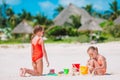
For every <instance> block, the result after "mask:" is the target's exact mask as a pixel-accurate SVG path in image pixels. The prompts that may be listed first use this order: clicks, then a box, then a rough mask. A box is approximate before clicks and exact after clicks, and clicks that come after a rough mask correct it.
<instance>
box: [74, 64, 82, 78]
mask: <svg viewBox="0 0 120 80" xmlns="http://www.w3.org/2000/svg"><path fill="white" fill-rule="evenodd" d="M79 68H80V64H72V75H73V76H75V75H79V74H80V72H79Z"/></svg>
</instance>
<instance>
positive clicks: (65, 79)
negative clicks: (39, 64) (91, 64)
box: [0, 42, 120, 80]
mask: <svg viewBox="0 0 120 80" xmlns="http://www.w3.org/2000/svg"><path fill="white" fill-rule="evenodd" d="M93 45H94V46H97V47H98V48H99V53H101V54H102V55H104V56H105V57H106V58H107V66H108V69H107V73H109V74H111V75H104V76H91V75H85V76H83V75H80V76H61V77H60V76H58V77H53V76H52V77H51V76H43V77H26V78H21V77H19V68H20V67H26V68H32V66H31V50H30V49H31V47H30V44H24V45H23V46H24V48H23V46H22V47H21V45H8V48H7V47H6V46H5V45H0V80H120V63H119V61H120V42H111V43H101V44H93ZM89 46H91V44H46V50H47V53H48V57H49V61H50V67H49V68H47V67H46V65H45V63H44V74H46V73H48V72H49V69H51V68H54V69H55V71H56V73H57V72H59V71H63V68H71V66H72V65H71V64H72V63H80V64H81V65H86V62H87V60H88V58H89V57H88V55H87V53H86V50H87V48H88V47H89Z"/></svg>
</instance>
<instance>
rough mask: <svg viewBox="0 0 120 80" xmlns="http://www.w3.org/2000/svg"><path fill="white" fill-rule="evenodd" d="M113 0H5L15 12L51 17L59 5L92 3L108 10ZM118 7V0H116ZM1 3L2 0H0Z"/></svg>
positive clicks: (97, 8) (97, 7)
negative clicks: (23, 11)
mask: <svg viewBox="0 0 120 80" xmlns="http://www.w3.org/2000/svg"><path fill="white" fill-rule="evenodd" d="M112 1H114V0H6V3H7V4H9V5H10V6H11V7H12V9H13V10H14V12H15V13H21V12H22V9H25V10H26V11H28V12H30V13H31V14H32V15H36V14H38V13H42V14H44V15H46V16H47V17H48V18H50V19H53V14H54V13H55V12H54V9H55V8H56V7H57V6H58V5H59V4H61V5H63V6H64V7H66V6H67V5H68V4H69V3H73V4H75V5H76V6H78V7H83V6H86V5H87V4H92V5H93V8H94V9H96V10H98V11H105V10H109V3H111V2H112ZM117 1H118V3H119V7H120V0H117ZM0 4H2V0H0Z"/></svg>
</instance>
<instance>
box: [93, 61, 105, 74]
mask: <svg viewBox="0 0 120 80" xmlns="http://www.w3.org/2000/svg"><path fill="white" fill-rule="evenodd" d="M94 63H95V68H97V67H100V65H99V64H98V62H97V61H94ZM95 74H96V75H104V74H105V70H104V69H97V70H96V71H95Z"/></svg>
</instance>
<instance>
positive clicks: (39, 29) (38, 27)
mask: <svg viewBox="0 0 120 80" xmlns="http://www.w3.org/2000/svg"><path fill="white" fill-rule="evenodd" d="M39 31H43V28H42V27H41V26H40V25H36V26H35V27H34V30H33V35H32V39H33V38H34V37H35V35H36V33H37V32H39Z"/></svg>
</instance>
